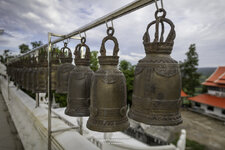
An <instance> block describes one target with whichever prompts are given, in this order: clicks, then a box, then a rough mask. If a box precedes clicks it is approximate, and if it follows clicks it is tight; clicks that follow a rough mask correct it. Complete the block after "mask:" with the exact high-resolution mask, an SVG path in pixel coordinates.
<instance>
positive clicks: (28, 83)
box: [26, 57, 33, 91]
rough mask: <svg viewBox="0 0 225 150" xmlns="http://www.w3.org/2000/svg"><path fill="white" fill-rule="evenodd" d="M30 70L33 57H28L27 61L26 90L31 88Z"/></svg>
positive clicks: (31, 69)
mask: <svg viewBox="0 0 225 150" xmlns="http://www.w3.org/2000/svg"><path fill="white" fill-rule="evenodd" d="M32 71H33V58H32V57H30V58H29V63H28V69H27V87H26V89H27V90H28V91H31V90H32V82H33V80H32V75H33V74H32Z"/></svg>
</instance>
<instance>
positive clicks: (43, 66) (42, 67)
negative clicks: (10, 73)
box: [36, 50, 48, 93]
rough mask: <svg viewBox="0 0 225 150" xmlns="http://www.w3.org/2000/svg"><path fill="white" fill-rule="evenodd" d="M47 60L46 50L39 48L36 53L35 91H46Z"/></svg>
mask: <svg viewBox="0 0 225 150" xmlns="http://www.w3.org/2000/svg"><path fill="white" fill-rule="evenodd" d="M47 67H48V61H47V51H46V50H40V51H39V54H38V62H37V69H36V71H37V77H36V79H37V82H36V84H37V85H36V93H46V92H47V85H48V78H47V77H48V68H47Z"/></svg>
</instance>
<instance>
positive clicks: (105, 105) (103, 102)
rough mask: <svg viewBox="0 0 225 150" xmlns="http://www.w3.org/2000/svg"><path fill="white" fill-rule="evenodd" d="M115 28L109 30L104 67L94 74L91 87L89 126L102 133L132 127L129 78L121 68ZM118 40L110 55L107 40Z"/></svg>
mask: <svg viewBox="0 0 225 150" xmlns="http://www.w3.org/2000/svg"><path fill="white" fill-rule="evenodd" d="M113 33H114V29H113V28H112V27H110V28H108V29H107V34H108V36H106V37H105V38H104V39H103V41H102V45H101V49H100V53H101V56H99V57H98V58H99V64H100V68H99V69H98V70H97V71H96V72H95V73H94V76H93V79H92V86H91V104H90V117H89V119H88V122H87V128H89V129H90V130H94V131H99V132H114V131H122V130H125V129H127V128H128V127H129V122H128V118H127V116H126V112H127V97H126V95H127V93H126V79H125V77H124V75H123V73H122V72H121V71H119V70H118V69H117V65H118V61H119V56H117V53H118V51H119V45H118V42H117V39H116V38H115V37H114V36H113ZM107 40H112V41H113V42H114V43H115V46H114V50H113V56H106V49H105V42H106V41H107Z"/></svg>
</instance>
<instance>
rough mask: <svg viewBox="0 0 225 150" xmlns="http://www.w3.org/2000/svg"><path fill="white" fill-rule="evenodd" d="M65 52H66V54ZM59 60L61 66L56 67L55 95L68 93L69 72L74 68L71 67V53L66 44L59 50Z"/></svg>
mask: <svg viewBox="0 0 225 150" xmlns="http://www.w3.org/2000/svg"><path fill="white" fill-rule="evenodd" d="M66 50H67V52H66ZM59 59H60V61H61V63H62V64H61V65H60V66H59V67H58V71H57V88H56V92H57V93H65V94H66V93H67V92H68V80H69V74H70V71H71V70H72V69H73V68H74V65H72V64H71V63H72V60H73V59H72V53H71V50H70V49H69V48H68V47H67V43H64V47H63V48H61V51H60V54H59Z"/></svg>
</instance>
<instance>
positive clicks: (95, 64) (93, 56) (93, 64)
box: [90, 51, 99, 71]
mask: <svg viewBox="0 0 225 150" xmlns="http://www.w3.org/2000/svg"><path fill="white" fill-rule="evenodd" d="M90 68H91V69H92V70H93V71H97V70H98V68H99V63H98V51H92V52H91V63H90Z"/></svg>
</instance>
